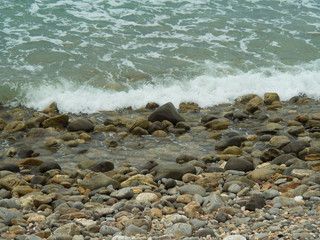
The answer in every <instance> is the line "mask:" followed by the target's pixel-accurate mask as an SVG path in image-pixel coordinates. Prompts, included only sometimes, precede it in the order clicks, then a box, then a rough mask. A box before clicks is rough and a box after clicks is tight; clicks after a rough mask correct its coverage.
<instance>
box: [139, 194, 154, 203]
mask: <svg viewBox="0 0 320 240" xmlns="http://www.w3.org/2000/svg"><path fill="white" fill-rule="evenodd" d="M136 200H137V201H148V202H151V203H153V202H155V201H157V200H158V196H157V195H156V194H155V193H148V192H143V193H139V194H138V196H137V197H136Z"/></svg>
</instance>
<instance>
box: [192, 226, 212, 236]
mask: <svg viewBox="0 0 320 240" xmlns="http://www.w3.org/2000/svg"><path fill="white" fill-rule="evenodd" d="M194 236H195V237H207V236H210V237H216V234H215V233H214V231H213V230H212V229H210V228H201V229H199V230H198V231H196V232H195V234H194Z"/></svg>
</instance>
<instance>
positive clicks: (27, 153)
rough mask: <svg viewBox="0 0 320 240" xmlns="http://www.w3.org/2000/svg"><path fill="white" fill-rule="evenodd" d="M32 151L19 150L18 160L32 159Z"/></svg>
mask: <svg viewBox="0 0 320 240" xmlns="http://www.w3.org/2000/svg"><path fill="white" fill-rule="evenodd" d="M32 154H33V150H32V149H31V148H29V147H25V148H21V149H20V151H19V157H20V158H30V157H32Z"/></svg>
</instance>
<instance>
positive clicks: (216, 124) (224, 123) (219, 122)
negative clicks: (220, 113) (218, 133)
mask: <svg viewBox="0 0 320 240" xmlns="http://www.w3.org/2000/svg"><path fill="white" fill-rule="evenodd" d="M204 126H205V127H206V128H210V129H211V130H223V129H227V128H228V127H229V126H231V123H230V120H229V119H227V118H219V119H214V120H211V121H209V122H207V123H206V124H205V125H204Z"/></svg>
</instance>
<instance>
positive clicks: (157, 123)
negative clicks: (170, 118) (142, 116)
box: [148, 121, 165, 134]
mask: <svg viewBox="0 0 320 240" xmlns="http://www.w3.org/2000/svg"><path fill="white" fill-rule="evenodd" d="M164 129H165V127H164V125H163V124H162V122H160V121H155V122H153V123H151V124H150V126H149V128H148V132H149V133H151V134H152V133H153V132H155V131H158V130H164Z"/></svg>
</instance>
